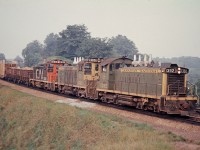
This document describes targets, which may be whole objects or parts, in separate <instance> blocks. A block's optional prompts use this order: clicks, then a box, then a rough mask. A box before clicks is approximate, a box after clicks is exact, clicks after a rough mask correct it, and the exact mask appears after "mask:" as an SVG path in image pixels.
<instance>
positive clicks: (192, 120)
mask: <svg viewBox="0 0 200 150" xmlns="http://www.w3.org/2000/svg"><path fill="white" fill-rule="evenodd" d="M3 81H5V80H3ZM6 82H9V81H6ZM9 83H11V84H14V83H13V82H9ZM17 85H18V86H22V87H25V88H30V89H33V90H37V91H41V92H46V93H49V94H53V95H57V96H63V97H65V98H73V99H78V100H81V101H85V102H90V103H95V104H98V105H102V106H105V107H112V108H115V109H120V110H124V111H128V112H130V113H131V112H134V113H138V114H143V115H148V116H152V117H157V118H162V119H166V120H173V121H177V122H182V123H187V124H192V125H195V126H200V115H198V116H190V117H185V116H179V115H169V114H159V113H155V112H152V111H144V110H140V109H135V108H133V107H130V106H123V105H115V104H112V103H105V102H102V101H100V100H90V99H86V98H80V97H75V96H72V95H66V94H61V93H57V92H53V91H46V90H44V89H40V88H35V87H27V86H26V85H23V84H17Z"/></svg>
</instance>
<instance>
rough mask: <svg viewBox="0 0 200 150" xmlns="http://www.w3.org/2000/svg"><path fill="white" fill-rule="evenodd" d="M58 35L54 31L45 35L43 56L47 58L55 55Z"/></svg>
mask: <svg viewBox="0 0 200 150" xmlns="http://www.w3.org/2000/svg"><path fill="white" fill-rule="evenodd" d="M58 37H59V36H58V35H57V34H54V33H50V34H49V35H47V37H46V39H45V40H44V44H45V45H44V51H43V52H44V54H43V56H44V58H47V57H49V56H55V55H56V51H57V50H58V46H57V43H58Z"/></svg>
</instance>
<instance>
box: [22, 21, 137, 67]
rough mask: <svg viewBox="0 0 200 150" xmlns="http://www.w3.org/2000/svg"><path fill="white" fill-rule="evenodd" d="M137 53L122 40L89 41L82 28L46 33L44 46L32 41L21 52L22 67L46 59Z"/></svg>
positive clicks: (85, 30)
mask: <svg viewBox="0 0 200 150" xmlns="http://www.w3.org/2000/svg"><path fill="white" fill-rule="evenodd" d="M137 52H138V49H137V47H136V46H135V43H134V42H133V41H131V40H129V39H128V38H127V37H126V36H123V35H117V36H115V37H112V38H99V37H92V36H91V34H90V33H89V32H88V29H87V27H86V26H85V25H68V26H67V27H66V29H64V30H62V31H61V32H59V33H58V34H55V33H50V34H48V35H47V36H46V38H45V40H44V44H42V43H41V42H39V41H38V40H35V41H33V42H30V43H28V44H27V46H26V47H25V48H24V49H23V50H22V56H23V57H24V64H25V66H29V67H30V66H34V65H36V64H38V63H39V62H40V61H42V60H43V59H46V58H48V57H50V56H62V57H65V58H67V59H73V58H74V57H84V58H106V57H120V56H127V57H129V58H133V54H136V53H137Z"/></svg>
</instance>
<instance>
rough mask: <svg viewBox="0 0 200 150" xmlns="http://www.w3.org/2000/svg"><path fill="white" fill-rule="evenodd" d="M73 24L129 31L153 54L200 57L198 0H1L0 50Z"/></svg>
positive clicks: (9, 51) (95, 30) (14, 49)
mask: <svg viewBox="0 0 200 150" xmlns="http://www.w3.org/2000/svg"><path fill="white" fill-rule="evenodd" d="M74 24H85V25H86V26H87V27H88V31H89V32H91V35H92V36H93V37H102V38H103V37H109V38H110V37H112V36H116V35H118V34H121V35H125V36H127V37H128V38H129V39H130V40H132V41H134V43H135V44H136V46H137V48H138V50H139V51H140V52H142V53H147V54H152V55H153V57H156V56H159V57H177V56H198V57H200V0H0V53H4V54H5V55H6V58H14V57H15V56H17V55H21V52H22V50H23V49H24V48H25V47H26V45H27V44H28V43H29V42H32V41H33V40H39V41H40V42H42V43H43V41H44V39H45V37H46V36H47V35H48V34H49V33H51V32H53V33H58V32H60V31H62V30H63V29H65V28H66V26H67V25H74Z"/></svg>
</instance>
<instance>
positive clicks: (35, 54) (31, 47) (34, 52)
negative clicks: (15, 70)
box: [22, 41, 43, 67]
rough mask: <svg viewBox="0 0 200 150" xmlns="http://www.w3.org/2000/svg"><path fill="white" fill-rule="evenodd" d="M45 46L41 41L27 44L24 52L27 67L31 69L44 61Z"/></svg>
mask: <svg viewBox="0 0 200 150" xmlns="http://www.w3.org/2000/svg"><path fill="white" fill-rule="evenodd" d="M42 52H43V45H42V44H41V43H40V42H39V41H33V42H31V43H29V44H27V46H26V48H25V49H23V51H22V56H23V57H24V64H25V66H28V67H31V66H33V65H36V64H38V63H39V61H41V60H42V55H41V54H42Z"/></svg>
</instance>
